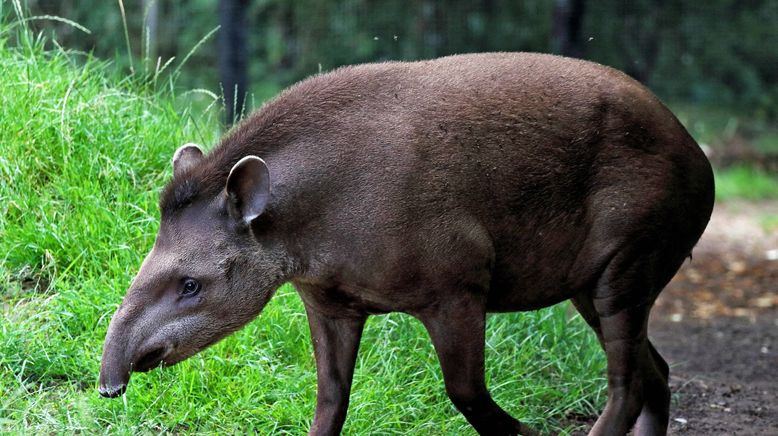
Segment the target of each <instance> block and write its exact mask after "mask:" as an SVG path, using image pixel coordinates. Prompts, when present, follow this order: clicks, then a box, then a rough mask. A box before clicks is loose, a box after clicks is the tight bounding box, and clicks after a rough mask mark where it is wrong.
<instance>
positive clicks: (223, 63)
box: [217, 0, 248, 126]
mask: <svg viewBox="0 0 778 436" xmlns="http://www.w3.org/2000/svg"><path fill="white" fill-rule="evenodd" d="M247 3H248V0H220V1H219V24H220V25H221V28H220V29H219V36H218V38H217V47H218V62H219V75H220V77H221V85H222V90H223V91H224V109H225V120H224V122H225V124H226V125H227V126H230V125H232V124H234V123H235V122H236V121H237V120H239V119H240V117H241V115H243V112H244V111H245V109H246V108H245V102H246V87H247V84H248V74H247V66H246V64H247V61H248V59H247V51H246V6H247Z"/></svg>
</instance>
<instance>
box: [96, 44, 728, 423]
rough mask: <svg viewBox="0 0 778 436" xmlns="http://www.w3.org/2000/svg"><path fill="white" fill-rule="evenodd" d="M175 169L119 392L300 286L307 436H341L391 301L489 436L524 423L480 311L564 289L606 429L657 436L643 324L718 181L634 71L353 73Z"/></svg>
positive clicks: (494, 59)
mask: <svg viewBox="0 0 778 436" xmlns="http://www.w3.org/2000/svg"><path fill="white" fill-rule="evenodd" d="M174 165H175V167H176V169H175V175H174V178H173V180H172V181H171V182H170V183H169V184H168V186H167V187H166V188H165V190H164V191H163V193H162V197H161V200H160V207H161V213H162V220H161V223H160V233H159V236H158V238H157V242H156V244H155V246H154V250H152V252H151V253H150V254H149V256H148V257H147V259H146V261H145V262H144V265H143V267H142V268H141V272H140V273H139V274H138V277H137V278H136V281H135V282H134V283H133V285H132V287H131V289H130V291H128V293H127V297H125V302H124V304H123V306H124V307H125V310H120V311H118V312H117V314H116V315H115V316H114V319H113V320H112V322H111V328H110V332H109V334H108V338H107V340H106V348H105V350H104V358H103V371H102V372H101V374H102V375H101V380H105V381H106V382H105V384H104V385H105V386H104V389H103V391H105V392H106V393H107V394H114V393H119V392H121V391H122V390H123V386H124V385H126V382H127V380H128V378H129V372H130V371H132V365H133V364H134V365H137V366H138V367H139V368H141V369H147V368H148V367H150V366H151V365H153V364H155V363H157V362H161V361H164V362H167V363H174V362H177V361H180V360H182V359H184V358H186V357H188V356H190V355H192V354H194V353H195V352H197V351H199V350H200V349H202V348H204V347H206V346H208V345H209V344H211V343H213V342H214V341H216V340H218V339H219V338H221V337H223V336H224V335H226V334H228V333H229V332H231V331H234V330H235V329H237V328H239V327H240V326H242V325H243V324H245V323H246V322H248V320H250V319H251V318H252V317H253V316H255V315H256V314H257V313H258V312H259V311H260V310H261V308H262V307H263V306H264V304H265V303H266V302H267V300H268V299H269V298H270V296H271V295H272V290H273V289H275V287H277V286H278V285H279V284H281V283H283V282H292V283H294V284H295V286H296V288H297V290H298V292H299V294H300V296H301V298H302V299H303V301H304V303H305V307H306V312H307V314H308V318H309V322H310V325H311V333H312V336H313V340H314V346H315V348H316V360H317V366H318V368H319V371H320V376H319V405H318V406H317V409H316V416H315V419H314V423H313V427H312V430H311V432H312V433H321V434H329V433H333V432H337V431H338V430H339V429H340V428H341V426H342V424H343V421H344V419H345V415H346V405H347V399H348V392H349V388H350V382H351V373H352V371H353V365H354V359H355V356H356V351H357V345H358V342H359V337H360V334H361V331H362V326H363V324H364V320H365V319H366V317H367V316H369V315H370V314H376V313H385V312H391V311H400V312H406V313H409V314H411V315H413V316H416V317H417V318H419V319H420V320H421V321H422V322H423V323H424V325H425V326H426V327H427V329H428V331H429V333H430V337H431V339H432V341H433V344H434V346H435V349H436V351H437V352H438V356H439V358H440V361H441V367H442V370H443V374H444V378H445V381H446V389H447V392H448V393H449V396H450V397H451V399H452V401H453V402H454V404H455V405H456V406H457V408H458V409H459V410H460V411H462V413H463V414H464V415H465V416H466V418H467V419H468V421H469V422H470V423H471V424H473V426H474V427H475V428H476V430H478V431H479V432H481V433H484V434H497V433H500V434H503V433H504V434H511V433H517V432H519V433H522V432H529V429H527V428H526V427H525V426H523V425H522V424H520V423H519V422H518V421H516V420H515V419H513V418H512V417H510V416H509V415H507V414H506V413H505V412H504V411H502V409H501V408H500V407H499V406H497V405H496V404H495V403H494V402H493V401H492V400H491V397H490V395H489V393H488V391H486V388H485V384H484V382H483V372H482V368H483V339H484V337H483V335H484V314H485V313H486V312H490V311H492V312H499V311H520V310H532V309H536V308H540V307H545V306H549V305H552V304H555V303H557V302H560V301H564V300H567V299H571V300H572V301H573V303H574V304H575V306H576V308H577V309H578V310H579V311H580V312H581V314H582V316H583V317H584V319H586V320H587V322H588V323H589V324H590V325H591V326H592V328H594V329H595V331H596V332H597V333H598V336H599V337H600V339H601V340H602V343H603V344H604V349H605V352H606V353H607V354H608V362H609V372H608V374H609V377H611V379H610V380H609V381H610V385H611V389H612V393H613V392H615V394H614V395H611V396H610V397H609V398H610V400H609V402H608V405H607V407H606V409H605V412H604V413H603V415H602V417H601V418H600V420H598V422H597V424H596V425H595V428H594V429H593V430H592V432H593V434H604V433H608V432H611V433H613V434H623V433H626V432H627V430H628V429H629V428H631V426H632V424H633V423H634V422H635V421H638V422H639V426H640V428H641V431H642V432H643V434H661V433H663V432H664V431H665V429H666V426H667V417H668V407H669V396H668V395H669V394H668V393H669V391H668V390H667V365H666V363H665V362H664V360H663V359H662V358H661V356H659V353H657V352H656V350H655V349H654V347H653V346H652V345H651V343H650V341H648V339H647V337H646V331H645V329H646V319H647V317H648V313H649V310H650V307H651V305H652V304H653V301H654V300H655V299H656V297H657V295H658V294H659V292H660V291H661V290H662V288H663V287H664V286H665V284H666V283H667V282H668V281H669V280H670V278H671V277H672V276H673V275H674V274H675V272H676V271H677V269H678V268H679V266H680V265H681V264H682V262H683V261H684V259H685V258H686V257H687V256H688V255H689V254H690V252H691V249H692V247H693V246H694V244H695V243H696V241H697V240H698V238H699V237H700V235H701V234H702V232H703V230H704V228H705V226H706V224H707V222H708V219H709V217H710V213H711V209H712V204H713V178H712V172H711V168H710V165H709V163H708V161H707V159H706V158H705V156H704V155H703V153H702V152H701V150H700V148H699V147H698V146H697V144H696V143H695V141H694V140H693V139H692V138H691V137H690V136H689V134H688V133H687V132H686V130H685V129H684V128H683V126H681V124H680V123H679V122H678V120H677V119H676V118H675V117H674V116H673V115H672V114H671V113H670V112H669V111H668V110H667V108H666V107H664V106H663V105H662V104H661V103H660V102H659V101H658V100H657V98H656V97H655V96H654V95H653V94H651V93H650V92H649V91H648V90H647V89H646V88H645V87H643V86H642V85H640V84H639V83H637V82H636V81H634V80H632V79H630V78H629V77H627V76H626V75H624V74H622V73H620V72H618V71H615V70H613V69H610V68H607V67H604V66H601V65H597V64H594V63H590V62H584V61H579V60H573V59H567V58H561V57H555V56H549V55H541V54H530V53H492V54H473V55H460V56H450V57H446V58H441V59H437V60H432V61H423V62H412V63H402V62H386V63H379V64H366V65H359V66H353V67H345V68H341V69H338V70H336V71H333V72H331V73H327V74H322V75H318V76H315V77H312V78H310V79H308V80H305V81H303V82H301V83H299V84H297V85H295V86H293V87H291V88H290V89H288V90H286V91H284V92H283V93H282V94H281V95H280V96H279V97H277V98H276V99H274V100H273V101H271V102H269V103H268V104H266V105H265V106H263V107H262V108H261V109H260V110H259V111H257V112H256V113H255V114H253V115H251V116H250V117H248V118H247V119H246V120H245V121H243V122H242V123H241V124H240V125H239V126H237V127H236V128H234V129H233V130H232V131H231V132H230V133H229V134H227V135H226V136H225V138H224V139H223V140H222V141H221V143H220V144H219V145H218V146H217V147H216V148H215V149H214V151H212V152H211V153H209V154H207V155H202V153H201V152H200V150H199V148H197V147H195V146H186V147H182V148H181V149H179V151H178V152H177V153H176V158H175V162H174ZM201 284H202V286H201ZM174 297H175V298H174ZM517 334H521V332H517ZM616 391H617V392H616Z"/></svg>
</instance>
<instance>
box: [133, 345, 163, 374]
mask: <svg viewBox="0 0 778 436" xmlns="http://www.w3.org/2000/svg"><path fill="white" fill-rule="evenodd" d="M167 351H168V350H167V348H165V347H159V348H155V349H153V350H151V351H149V352H147V353H146V354H144V355H143V356H141V358H140V359H138V361H137V362H135V365H133V367H132V372H147V371H150V370H152V369H154V368H156V367H158V366H159V365H160V364H162V363H163V360H164V358H165V355H166V354H168V353H167Z"/></svg>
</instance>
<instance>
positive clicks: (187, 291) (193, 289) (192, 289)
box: [181, 278, 200, 297]
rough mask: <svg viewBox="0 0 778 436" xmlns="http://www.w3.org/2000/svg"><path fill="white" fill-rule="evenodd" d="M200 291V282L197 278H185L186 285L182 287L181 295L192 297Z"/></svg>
mask: <svg viewBox="0 0 778 436" xmlns="http://www.w3.org/2000/svg"><path fill="white" fill-rule="evenodd" d="M198 292H200V282H198V281H197V280H195V279H191V278H189V279H184V285H183V286H182V287H181V296H183V297H191V296H192V295H196V294H197V293H198Z"/></svg>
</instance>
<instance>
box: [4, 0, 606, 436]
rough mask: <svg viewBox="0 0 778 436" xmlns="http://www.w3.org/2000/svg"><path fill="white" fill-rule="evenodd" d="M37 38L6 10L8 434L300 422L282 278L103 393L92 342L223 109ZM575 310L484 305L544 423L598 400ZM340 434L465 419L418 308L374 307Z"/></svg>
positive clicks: (300, 377) (306, 355) (598, 380)
mask: <svg viewBox="0 0 778 436" xmlns="http://www.w3.org/2000/svg"><path fill="white" fill-rule="evenodd" d="M0 12H2V11H0ZM2 15H3V14H2V13H0V16H2ZM44 46H45V44H44V42H43V41H42V40H40V39H36V38H34V37H33V36H31V35H30V34H29V32H27V31H26V30H25V29H24V28H23V27H22V28H20V27H17V28H15V29H13V30H9V28H8V24H7V23H5V24H0V70H2V78H1V79H0V81H1V83H2V85H3V91H2V92H0V177H1V178H2V182H1V183H0V256H2V257H0V260H2V262H1V263H0V309H1V310H2V314H1V315H0V433H6V432H11V433H20V432H21V433H30V434H52V433H71V432H74V431H80V432H83V433H88V434H91V433H111V434H113V433H118V434H135V433H142V434H143V433H146V434H148V433H158V432H161V431H162V432H174V433H241V432H243V431H247V430H251V429H255V430H257V431H258V432H259V433H262V434H266V433H290V434H301V433H303V432H304V431H305V430H306V429H307V427H308V426H309V424H310V420H311V417H312V414H313V407H314V401H315V368H314V363H313V357H312V348H311V345H310V343H309V340H310V338H309V334H308V330H307V324H306V321H305V314H304V311H303V308H302V305H301V302H300V300H299V298H298V297H297V295H296V294H295V293H294V291H293V289H291V288H290V287H288V286H286V287H284V288H283V289H281V290H280V292H279V295H277V296H276V297H275V298H274V299H273V300H272V301H271V303H270V304H269V305H268V307H267V308H266V309H265V311H264V312H263V313H262V315H260V316H259V318H258V319H257V320H255V321H254V322H252V323H251V324H249V325H248V326H247V327H246V328H245V329H243V330H242V331H240V332H238V333H237V334H235V335H233V336H231V337H229V338H228V339H226V340H224V341H223V342H221V343H219V344H218V345H216V346H214V347H213V348H211V349H209V350H207V351H205V352H204V353H201V354H200V355H198V356H196V357H194V358H192V359H190V360H188V361H186V362H184V363H182V364H180V365H178V366H176V367H173V368H169V369H166V370H162V371H159V370H157V371H153V372H151V373H148V374H137V375H136V376H134V377H133V380H132V383H131V384H130V387H129V390H128V392H127V393H126V395H125V396H124V397H122V398H119V399H115V400H106V399H102V398H100V397H99V396H98V394H97V391H96V383H97V376H98V371H99V364H100V353H101V347H102V340H103V337H104V335H105V332H106V328H107V326H108V322H109V319H110V316H111V314H112V313H113V312H114V310H115V309H116V307H117V305H118V303H119V302H120V301H121V298H122V296H123V294H124V292H125V289H126V287H127V285H128V284H129V282H130V280H131V278H132V276H133V274H134V272H135V271H136V269H137V268H138V266H139V265H140V262H141V260H142V257H143V256H144V255H145V253H146V251H147V250H148V249H149V248H150V246H151V244H152V241H153V238H154V235H155V232H156V228H157V219H158V211H157V207H156V202H157V197H158V194H159V191H160V189H161V187H162V186H163V184H164V183H165V180H166V179H167V178H168V177H169V176H170V164H169V161H170V157H171V154H172V153H173V151H174V150H175V148H176V147H177V146H178V145H180V144H182V143H184V142H188V141H196V142H200V143H204V144H213V143H214V141H215V140H216V132H217V129H216V127H215V126H216V123H215V121H214V116H215V115H214V114H213V113H211V112H205V113H199V112H198V113H193V112H192V111H191V110H190V109H188V108H189V107H190V106H189V103H188V99H189V98H191V97H192V95H193V94H191V93H190V94H187V95H186V96H185V98H184V99H182V98H181V97H178V98H177V97H176V96H175V95H174V93H173V91H171V90H170V87H169V86H161V85H160V84H157V85H156V86H154V85H153V84H151V83H152V82H153V80H152V78H151V77H150V76H145V75H143V74H138V75H136V76H130V77H126V76H121V75H119V74H117V73H115V72H114V68H113V67H112V66H111V65H108V64H106V63H104V62H101V61H99V60H95V59H91V58H89V57H88V56H84V55H77V54H73V53H68V52H66V51H62V50H60V49H57V48H51V47H52V46H51V45H49V47H50V48H49V49H46V48H45V47H44ZM572 313H573V312H572V311H571V310H570V309H569V307H568V306H566V305H560V306H556V307H553V308H550V309H546V310H542V311H538V312H534V313H527V314H511V315H500V316H494V317H491V318H490V319H489V328H488V343H487V348H488V350H487V359H488V362H487V367H488V374H487V377H488V380H489V385H490V386H491V388H492V390H493V392H494V395H495V397H496V400H497V401H498V402H499V403H500V404H502V405H504V406H505V408H506V409H507V410H509V411H510V412H511V413H512V414H514V415H515V416H517V417H521V418H522V419H525V420H526V421H528V422H529V423H532V424H534V425H536V426H537V427H539V428H541V429H544V430H563V432H568V431H570V430H571V429H570V428H567V429H563V428H560V420H561V419H562V418H563V417H564V416H565V415H566V414H567V413H569V412H574V413H577V414H589V413H593V412H596V411H597V410H599V408H600V407H601V406H602V404H603V402H604V398H605V392H604V388H605V381H604V377H603V376H604V358H603V356H602V353H601V352H600V350H599V346H598V345H597V343H596V339H595V338H594V335H593V334H591V333H590V332H589V331H588V329H587V328H586V327H585V325H584V323H583V322H582V321H581V320H580V318H579V317H577V316H573V315H572ZM345 433H346V434H360V435H361V434H409V433H410V434H446V435H448V434H473V431H472V430H471V429H470V428H469V426H468V425H467V423H466V422H465V420H464V419H463V418H462V417H461V416H460V415H459V414H458V413H456V411H455V410H454V408H453V406H452V405H451V404H450V403H449V402H448V400H447V398H446V396H445V393H444V389H443V382H442V379H441V375H440V371H439V368H438V364H437V360H436V359H435V357H434V353H433V350H432V348H431V345H430V343H429V340H428V338H427V335H426V333H425V332H424V331H423V329H422V327H421V326H420V324H419V323H418V322H417V321H415V320H413V319H412V318H410V317H408V316H404V315H396V314H395V315H389V316H384V317H375V318H372V319H371V320H370V321H369V322H368V325H367V329H366V332H365V335H364V339H363V343H362V349H361V353H360V356H359V361H358V364H357V369H356V375H355V384H354V388H353V395H352V400H351V407H350V411H349V417H348V420H347V423H346V428H345Z"/></svg>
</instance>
